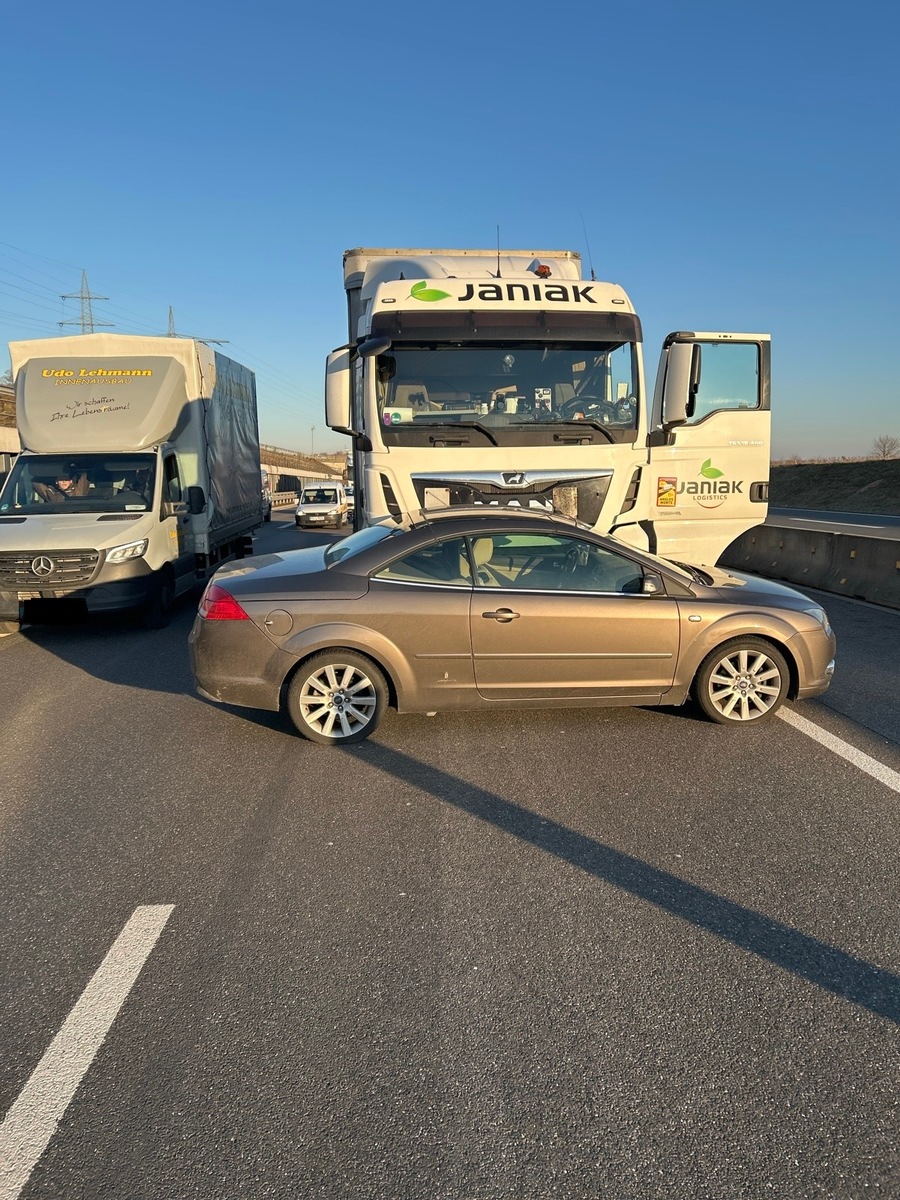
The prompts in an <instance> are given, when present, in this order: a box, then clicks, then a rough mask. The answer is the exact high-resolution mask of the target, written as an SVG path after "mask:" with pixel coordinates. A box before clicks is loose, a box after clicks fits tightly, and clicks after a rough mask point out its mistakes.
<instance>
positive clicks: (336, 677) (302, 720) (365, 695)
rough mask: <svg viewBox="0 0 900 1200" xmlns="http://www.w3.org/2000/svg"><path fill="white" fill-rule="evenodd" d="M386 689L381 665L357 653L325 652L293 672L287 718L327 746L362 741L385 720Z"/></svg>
mask: <svg viewBox="0 0 900 1200" xmlns="http://www.w3.org/2000/svg"><path fill="white" fill-rule="evenodd" d="M387 702H388V687H387V682H386V681H385V678H384V675H383V674H382V673H381V671H380V670H379V668H378V667H376V666H375V664H374V663H373V662H372V661H371V659H368V658H365V657H364V656H363V655H362V654H357V653H356V652H355V651H353V650H324V651H322V652H321V653H319V654H315V655H313V657H312V658H310V659H308V660H307V661H306V662H305V663H303V664H302V665H301V667H300V669H299V670H298V671H296V672H295V674H294V677H293V679H292V680H291V682H290V686H289V687H288V692H287V708H288V714H289V716H290V718H291V720H292V721H293V723H294V726H295V727H296V729H297V730H298V732H299V733H301V734H303V736H304V737H305V738H309V740H310V741H311V742H318V743H319V744H320V745H323V746H346V745H349V744H350V743H351V742H361V741H362V740H363V738H367V737H368V736H369V734H370V733H373V732H374V731H375V729H376V728H377V727H378V725H379V723H380V722H381V718H382V716H383V715H384V710H385V708H386V707H387Z"/></svg>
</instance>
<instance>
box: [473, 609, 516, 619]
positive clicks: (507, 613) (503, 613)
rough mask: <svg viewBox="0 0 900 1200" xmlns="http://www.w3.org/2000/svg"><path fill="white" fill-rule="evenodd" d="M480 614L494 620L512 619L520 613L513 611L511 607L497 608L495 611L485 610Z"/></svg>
mask: <svg viewBox="0 0 900 1200" xmlns="http://www.w3.org/2000/svg"><path fill="white" fill-rule="evenodd" d="M481 615H482V616H483V617H489V618H490V619H491V620H494V621H514V620H515V619H516V617H518V616H520V615H521V614H520V613H517V612H513V610H512V609H511V608H498V609H497V610H496V612H486V613H482V614H481Z"/></svg>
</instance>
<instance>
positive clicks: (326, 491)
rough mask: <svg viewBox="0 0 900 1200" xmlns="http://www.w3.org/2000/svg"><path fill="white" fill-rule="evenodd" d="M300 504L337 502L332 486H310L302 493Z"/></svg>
mask: <svg viewBox="0 0 900 1200" xmlns="http://www.w3.org/2000/svg"><path fill="white" fill-rule="evenodd" d="M301 503H302V504H337V492H336V491H335V490H334V488H311V489H309V490H307V491H304V493H303V499H302V500H301Z"/></svg>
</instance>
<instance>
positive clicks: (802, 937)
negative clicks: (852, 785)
mask: <svg viewBox="0 0 900 1200" xmlns="http://www.w3.org/2000/svg"><path fill="white" fill-rule="evenodd" d="M342 752H343V753H344V754H346V755H347V756H348V757H350V758H354V759H358V760H359V761H361V762H365V763H366V765H367V766H369V767H376V768H378V769H379V770H381V771H384V772H385V774H387V775H390V776H392V777H394V778H398V779H403V780H404V781H406V782H409V783H412V784H413V785H414V786H415V787H417V788H420V789H422V791H424V792H428V793H429V794H430V795H432V796H434V797H435V798H436V799H437V800H441V801H444V802H446V803H448V804H452V805H454V806H455V807H456V808H458V809H461V810H462V811H463V812H466V813H469V815H470V816H473V817H476V818H477V819H478V820H480V821H488V822H490V823H491V824H492V825H494V826H496V827H497V828H498V829H501V830H502V831H503V832H504V833H507V834H509V835H510V836H512V837H515V838H519V839H520V840H521V841H523V842H527V843H529V844H530V845H532V846H535V847H537V848H538V849H539V850H542V851H544V852H545V853H546V854H552V855H553V856H554V857H556V858H559V859H562V860H563V861H564V862H567V863H570V864H571V865H572V866H574V867H577V868H578V869H579V870H582V871H585V872H587V874H589V875H593V876H594V877H595V878H597V879H602V880H603V881H604V882H606V883H609V884H612V885H613V887H617V888H621V890H622V891H624V892H628V893H629V894H630V895H632V896H637V897H638V898H640V899H641V900H645V901H647V902H648V903H650V904H654V905H656V907H657V908H661V909H663V910H664V911H665V912H668V913H671V914H672V915H673V916H676V917H680V918H681V919H682V920H684V921H689V922H690V923H691V924H692V925H695V926H697V927H698V928H699V929H705V930H706V931H707V932H708V933H713V934H715V935H716V936H717V937H720V938H723V939H724V940H725V941H727V942H730V943H731V944H732V945H734V946H739V947H740V948H741V949H743V950H747V951H749V952H750V953H751V954H756V955H758V956H759V957H760V958H763V959H766V960H767V961H768V962H770V963H772V964H774V965H775V966H777V967H780V968H781V969H782V970H784V971H789V972H790V973H791V974H792V975H796V976H799V977H800V978H801V979H806V980H807V981H808V982H810V983H814V984H816V985H817V986H818V987H821V988H825V989H826V990H827V991H829V992H832V993H833V994H834V995H835V996H840V997H841V998H842V999H844V1000H850V1001H851V1002H852V1003H854V1004H858V1005H860V1006H861V1007H862V1008H866V1009H868V1010H869V1011H870V1012H872V1013H875V1014H876V1015H877V1016H880V1017H887V1019H888V1020H890V1021H893V1022H895V1023H897V1024H900V977H898V976H897V975H895V974H893V973H892V972H890V971H886V970H884V969H883V968H881V967H876V966H873V965H872V964H871V963H867V962H865V961H864V960H862V959H860V958H856V957H854V956H853V955H852V954H847V953H845V952H844V951H843V950H838V949H836V948H835V947H833V946H829V945H828V944H827V943H826V942H821V941H819V940H818V939H817V938H813V937H809V936H808V935H806V934H804V933H800V932H798V931H797V930H796V929H791V928H790V926H788V925H783V924H781V922H779V921H773V920H770V919H769V918H768V917H764V916H761V915H760V914H759V913H756V912H754V911H753V910H752V909H749V908H745V907H744V906H743V905H740V904H736V903H735V902H734V901H732V900H726V899H725V898H724V897H723V896H718V895H716V894H715V893H714V892H710V891H707V890H706V889H705V888H702V887H698V886H697V885H696V884H692V883H688V882H686V881H685V880H683V879H679V878H678V876H677V875H672V874H670V873H669V872H668V871H663V870H660V869H659V868H658V867H653V866H651V865H650V864H649V863H646V862H642V861H641V860H640V859H638V858H633V857H632V856H631V855H630V854H624V853H622V851H620V850H614V849H613V848H612V847H611V846H607V845H605V844H604V843H602V842H598V841H595V840H594V839H593V838H590V837H587V836H585V835H584V834H581V833H577V832H575V831H574V830H572V829H568V828H567V827H566V826H565V825H561V824H559V823H558V822H556V821H553V820H550V819H548V818H546V817H541V816H538V815H537V814H535V813H533V812H531V811H530V810H529V809H527V808H523V807H522V806H521V805H519V804H515V803H513V802H512V801H510V800H504V799H502V798H501V797H500V796H497V795H495V794H494V793H493V792H489V791H486V790H484V789H482V788H479V787H477V786H476V785H474V784H472V783H469V782H467V781H465V780H461V779H459V778H458V777H456V776H455V775H450V774H448V773H447V772H446V771H442V770H440V769H439V768H437V767H432V766H429V765H428V764H427V763H423V762H421V761H419V760H417V759H415V758H412V757H410V756H409V755H407V754H403V753H401V752H398V751H396V750H392V749H391V748H390V747H388V746H383V745H376V744H373V743H371V742H370V743H362V744H360V745H352V746H347V747H345V748H343V751H342Z"/></svg>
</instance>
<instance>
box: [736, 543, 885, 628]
mask: <svg viewBox="0 0 900 1200" xmlns="http://www.w3.org/2000/svg"><path fill="white" fill-rule="evenodd" d="M719 562H720V564H721V565H722V566H723V567H733V568H734V569H735V570H739V571H747V572H749V573H750V574H753V575H765V576H768V577H769V578H771V579H783V580H785V581H786V582H788V583H796V584H797V585H798V586H800V587H802V586H803V585H804V584H805V585H806V586H807V587H813V588H820V589H821V590H822V591H824V592H834V593H835V594H836V595H839V596H853V597H855V598H856V599H858V600H869V601H871V602H872V603H873V604H885V605H887V606H888V607H890V608H900V542H897V541H888V540H886V539H884V538H866V537H857V536H856V535H854V534H844V533H827V532H822V531H819V530H813V529H808V530H807V529H782V528H779V527H777V526H774V525H758V526H757V527H756V528H755V529H751V530H750V531H749V532H748V533H745V534H742V535H741V537H739V538H738V539H737V540H736V541H734V542H732V543H731V545H730V546H729V547H728V549H727V550H726V551H725V553H724V554H723V555H722V557H721V558H720V560H719Z"/></svg>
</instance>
